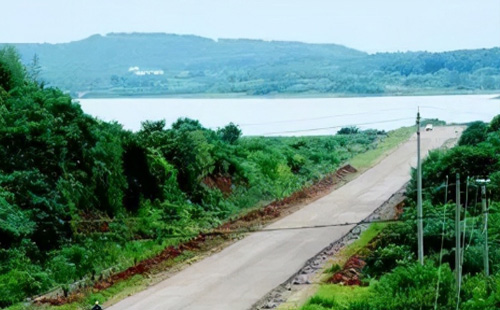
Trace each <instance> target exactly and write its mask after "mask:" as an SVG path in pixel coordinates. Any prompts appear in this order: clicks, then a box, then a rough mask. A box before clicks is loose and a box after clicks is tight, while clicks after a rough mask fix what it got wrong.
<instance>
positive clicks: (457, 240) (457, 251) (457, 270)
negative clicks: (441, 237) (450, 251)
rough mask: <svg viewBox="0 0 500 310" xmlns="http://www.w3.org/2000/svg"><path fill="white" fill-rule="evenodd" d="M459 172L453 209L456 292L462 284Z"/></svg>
mask: <svg viewBox="0 0 500 310" xmlns="http://www.w3.org/2000/svg"><path fill="white" fill-rule="evenodd" d="M460 211H461V210H460V173H457V181H456V209H455V277H456V281H457V288H458V292H460V287H461V284H462V264H461V259H460V249H461V247H460V243H461V242H460V241H461V240H460V237H461V234H460Z"/></svg>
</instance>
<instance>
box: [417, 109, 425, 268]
mask: <svg viewBox="0 0 500 310" xmlns="http://www.w3.org/2000/svg"><path fill="white" fill-rule="evenodd" d="M422 217H423V210H422V164H421V162H420V111H418V112H417V230H418V261H419V262H420V264H421V265H423V264H424V226H423V222H422V220H423V219H422Z"/></svg>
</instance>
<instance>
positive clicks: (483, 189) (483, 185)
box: [476, 179, 490, 277]
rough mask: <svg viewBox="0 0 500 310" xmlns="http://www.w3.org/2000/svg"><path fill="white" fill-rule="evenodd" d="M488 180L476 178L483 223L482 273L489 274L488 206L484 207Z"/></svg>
mask: <svg viewBox="0 0 500 310" xmlns="http://www.w3.org/2000/svg"><path fill="white" fill-rule="evenodd" d="M489 182H490V180H489V179H487V180H484V179H479V180H476V183H477V184H480V185H481V204H482V207H483V208H482V209H483V224H484V253H483V262H484V275H485V276H487V277H488V276H489V275H490V262H489V257H488V256H489V255H488V208H487V207H486V184H487V183H489Z"/></svg>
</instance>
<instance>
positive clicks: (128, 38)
mask: <svg viewBox="0 0 500 310" xmlns="http://www.w3.org/2000/svg"><path fill="white" fill-rule="evenodd" d="M14 45H15V47H16V48H17V49H18V51H19V53H20V54H21V58H22V61H23V63H24V64H25V65H28V66H30V65H31V67H32V68H38V69H39V70H40V77H39V79H41V80H43V81H44V82H45V83H48V84H49V85H53V86H57V87H59V88H62V89H63V90H66V91H70V92H71V94H72V95H73V96H77V97H82V96H87V97H89V96H98V97H103V96H104V97H107V96H111V97H115V96H145V95H153V96H163V95H185V94H203V95H207V94H208V95H209V94H242V95H268V94H271V95H272V94H297V93H298V94H301V93H302V94H304V93H305V94H336V95H339V94H340V95H360V94H361V95H366V94H369V95H373V94H418V93H450V92H451V93H453V92H477V91H485V90H497V89H500V69H499V68H500V49H499V48H493V49H481V50H464V51H453V52H445V53H427V52H408V53H381V54H374V55H369V54H367V53H364V52H361V51H358V50H354V49H350V48H347V47H344V46H340V45H335V44H306V43H300V42H280V41H262V40H245V39H238V40H236V39H221V40H217V41H214V40H211V39H207V38H202V37H197V36H190V35H174V34H162V33H131V34H125V33H111V34H108V35H105V36H101V35H94V36H91V37H89V38H87V39H84V40H81V41H75V42H70V43H63V44H14ZM35 55H36V56H37V61H36V62H35V64H33V59H34V56H35Z"/></svg>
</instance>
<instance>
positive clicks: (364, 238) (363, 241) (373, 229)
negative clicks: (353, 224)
mask: <svg viewBox="0 0 500 310" xmlns="http://www.w3.org/2000/svg"><path fill="white" fill-rule="evenodd" d="M387 225H389V224H388V223H372V224H371V225H370V226H369V227H368V228H367V229H366V230H365V231H363V232H362V233H361V236H360V237H359V239H358V240H356V241H354V242H353V243H351V244H349V245H348V246H347V247H346V248H345V249H344V250H343V251H342V254H343V256H345V257H347V258H349V257H351V256H353V255H355V254H357V253H359V252H360V251H361V250H362V249H363V248H365V247H366V246H367V245H368V244H369V243H370V242H371V241H372V240H373V239H374V238H375V237H377V236H378V234H380V232H382V230H383V229H384V228H385V227H387Z"/></svg>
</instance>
